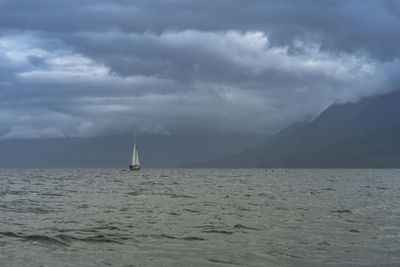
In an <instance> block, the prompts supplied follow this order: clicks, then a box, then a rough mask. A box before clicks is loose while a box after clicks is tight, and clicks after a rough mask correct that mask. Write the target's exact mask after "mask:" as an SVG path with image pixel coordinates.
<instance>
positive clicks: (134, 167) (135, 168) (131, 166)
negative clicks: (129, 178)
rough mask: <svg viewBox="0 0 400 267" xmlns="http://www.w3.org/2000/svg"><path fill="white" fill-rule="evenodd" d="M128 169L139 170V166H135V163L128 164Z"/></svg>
mask: <svg viewBox="0 0 400 267" xmlns="http://www.w3.org/2000/svg"><path fill="white" fill-rule="evenodd" d="M129 169H130V170H131V171H138V170H140V167H139V166H137V165H130V166H129Z"/></svg>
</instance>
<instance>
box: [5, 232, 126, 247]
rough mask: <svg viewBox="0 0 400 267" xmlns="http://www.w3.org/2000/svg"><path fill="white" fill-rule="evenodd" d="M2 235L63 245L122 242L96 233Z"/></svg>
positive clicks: (8, 233) (7, 233) (9, 233)
mask: <svg viewBox="0 0 400 267" xmlns="http://www.w3.org/2000/svg"><path fill="white" fill-rule="evenodd" d="M0 236H4V237H13V238H18V239H22V240H25V241H39V242H44V243H53V244H56V245H61V246H70V245H71V243H73V242H74V241H80V242H96V243H117V244H122V242H121V241H119V240H115V239H112V238H108V237H106V236H104V235H96V236H92V237H75V236H71V235H64V234H61V235H55V236H47V235H23V234H17V233H13V232H0Z"/></svg>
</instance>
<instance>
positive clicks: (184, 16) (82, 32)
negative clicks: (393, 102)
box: [0, 0, 400, 139]
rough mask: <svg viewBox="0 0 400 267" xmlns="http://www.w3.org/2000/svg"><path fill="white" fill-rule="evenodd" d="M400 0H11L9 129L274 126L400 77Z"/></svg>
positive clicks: (380, 89) (0, 67)
mask: <svg viewBox="0 0 400 267" xmlns="http://www.w3.org/2000/svg"><path fill="white" fill-rule="evenodd" d="M399 14H400V4H398V3H397V1H373V0H371V1H318V3H315V1H311V0H309V1H305V0H302V1H295V3H294V1H249V3H244V2H243V1H225V0H221V1H217V2H215V1H182V0H168V1H165V0H163V1H161V0H160V1H122V0H120V1H117V0H114V1H70V0H68V1H50V0H43V1H35V2H32V3H29V4H27V3H26V1H19V0H13V1H11V0H10V1H2V2H1V3H0V136H1V137H0V138H3V139H4V138H32V137H33V138H49V137H63V136H92V135H101V134H110V133H123V132H124V133H125V132H137V133H162V134H170V133H178V132H179V133H182V132H184V133H201V132H204V133H221V134H232V133H234V134H240V133H273V132H276V131H277V130H279V129H281V128H282V127H284V126H286V125H287V124H289V123H290V122H292V121H295V120H304V119H309V118H312V117H314V116H316V115H317V114H318V113H319V112H320V111H321V110H322V109H323V108H325V107H327V106H328V105H330V104H332V103H335V102H348V101H356V100H358V99H360V98H361V97H365V96H370V95H375V94H381V93H385V92H388V91H391V90H396V89H400V88H399V81H400V78H399V77H400V75H399V74H400V59H399V55H400V46H399V43H400V40H399V39H400V37H399V36H400V35H398V34H397V29H399V28H400V15H399Z"/></svg>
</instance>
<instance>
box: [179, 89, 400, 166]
mask: <svg viewBox="0 0 400 267" xmlns="http://www.w3.org/2000/svg"><path fill="white" fill-rule="evenodd" d="M397 114H400V90H397V91H393V92H391V93H389V94H385V95H380V96H375V97H368V98H364V99H362V100H360V101H358V102H355V103H346V104H334V105H332V106H330V107H328V108H327V109H325V110H324V111H323V112H321V114H320V115H319V116H317V117H316V118H315V119H314V120H312V121H311V122H308V123H299V124H297V125H296V124H292V125H291V126H289V127H288V128H286V129H283V130H282V131H280V132H279V133H278V134H276V135H275V136H272V137H271V138H270V139H269V141H268V142H265V143H263V145H261V146H255V147H252V148H249V149H246V150H244V151H242V152H240V153H236V154H231V155H226V156H224V157H218V158H214V159H210V160H207V161H203V162H194V163H188V164H185V165H182V167H185V168H188V167H191V168H198V167H208V168H218V167H223V168H249V167H251V168H265V167H288V168H318V167H323V168H330V167H332V168H341V167H344V168H350V167H373V168H375V167H381V166H390V167H400V146H398V142H397V141H398V140H397V139H398V138H400V131H398V130H397V129H398V127H400V116H397ZM387 132H389V133H391V134H389V135H385V133H387ZM377 136H378V137H377ZM382 136H386V139H384V141H385V142H386V143H385V144H384V143H383V142H381V143H377V142H376V140H377V138H378V139H379V138H380V139H382ZM360 140H364V141H363V142H361V143H359V142H360ZM366 140H368V141H366ZM357 142H358V143H359V144H358V146H356V144H357ZM369 143H371V145H370V147H369V148H368V145H369ZM389 144H391V146H394V148H393V149H394V150H393V151H392V152H391V153H392V154H393V153H394V154H395V156H393V155H392V156H391V157H390V162H392V163H391V164H388V163H385V162H384V161H383V160H382V159H384V158H386V157H387V156H388V155H389V154H388V153H389V150H390V149H388V146H390V145H389ZM373 146H375V148H374V149H372V147H373ZM357 151H358V152H357ZM359 151H364V153H366V154H365V155H364V154H360V153H359ZM385 153H386V154H388V155H386V154H385ZM333 155H335V157H334V156H333ZM351 155H352V156H351ZM345 159H346V160H345ZM362 159H364V161H362Z"/></svg>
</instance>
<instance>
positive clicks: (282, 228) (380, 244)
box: [0, 169, 400, 266]
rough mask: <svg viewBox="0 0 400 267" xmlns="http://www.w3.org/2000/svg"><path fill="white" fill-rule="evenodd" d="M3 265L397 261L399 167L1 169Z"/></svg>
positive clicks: (0, 258)
mask: <svg viewBox="0 0 400 267" xmlns="http://www.w3.org/2000/svg"><path fill="white" fill-rule="evenodd" d="M0 266H400V170H396V169H142V170H140V171H136V172H132V171H126V170H121V169H0Z"/></svg>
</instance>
